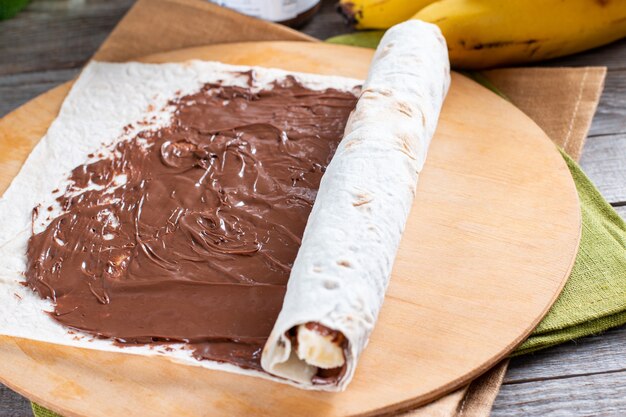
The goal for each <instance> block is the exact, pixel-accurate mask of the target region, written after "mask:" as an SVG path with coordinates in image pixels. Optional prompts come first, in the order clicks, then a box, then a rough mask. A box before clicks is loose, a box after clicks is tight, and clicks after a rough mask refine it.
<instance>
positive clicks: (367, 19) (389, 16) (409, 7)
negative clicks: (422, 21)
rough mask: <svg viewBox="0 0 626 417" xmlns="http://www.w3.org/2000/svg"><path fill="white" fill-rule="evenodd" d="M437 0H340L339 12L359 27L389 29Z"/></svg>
mask: <svg viewBox="0 0 626 417" xmlns="http://www.w3.org/2000/svg"><path fill="white" fill-rule="evenodd" d="M434 1H435V0H340V1H339V6H338V9H339V12H340V13H341V14H343V15H344V17H345V18H346V20H347V21H348V22H349V23H351V24H353V25H354V27H355V28H357V29H387V28H390V27H391V26H393V25H395V24H397V23H400V22H404V21H405V20H409V19H410V18H411V17H412V16H413V15H414V14H415V13H417V11H418V10H421V9H423V8H424V7H426V6H428V5H429V4H430V3H433V2H434Z"/></svg>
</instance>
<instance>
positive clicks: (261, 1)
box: [209, 0, 321, 28]
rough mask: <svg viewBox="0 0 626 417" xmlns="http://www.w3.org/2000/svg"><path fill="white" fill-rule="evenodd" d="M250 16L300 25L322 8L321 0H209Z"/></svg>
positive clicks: (292, 25)
mask: <svg viewBox="0 0 626 417" xmlns="http://www.w3.org/2000/svg"><path fill="white" fill-rule="evenodd" d="M209 1H211V2H213V3H216V4H217V5H219V6H223V7H228V8H229V9H233V10H236V11H238V12H240V13H243V14H247V15H248V16H252V17H257V18H259V19H264V20H269V21H271V22H276V23H282V24H283V25H287V26H291V27H294V28H296V27H300V26H302V25H304V24H305V23H306V22H308V21H309V20H311V18H312V17H313V16H314V15H315V13H317V12H318V10H319V9H320V4H321V2H320V0H209Z"/></svg>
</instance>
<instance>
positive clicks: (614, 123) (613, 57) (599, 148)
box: [0, 0, 626, 417]
mask: <svg viewBox="0 0 626 417" xmlns="http://www.w3.org/2000/svg"><path fill="white" fill-rule="evenodd" d="M335 1H336V0H325V1H324V4H323V8H322V11H321V13H320V14H319V15H318V16H317V17H316V19H315V20H313V21H312V22H311V23H310V24H308V25H307V26H306V27H304V28H302V30H303V31H304V32H306V33H308V34H310V35H312V36H315V37H318V38H321V39H323V38H327V37H329V36H332V35H335V34H340V33H345V32H348V31H349V28H347V27H346V26H345V25H344V24H343V22H342V20H341V17H340V16H339V15H338V14H337V13H336V12H335V10H334V3H335ZM132 3H133V0H33V1H32V3H31V4H30V5H29V6H28V8H27V9H26V10H25V11H23V12H22V13H20V14H19V15H18V16H17V17H15V18H13V19H12V20H9V21H4V22H0V117H1V116H3V115H4V114H6V113H8V112H10V111H11V110H13V109H14V108H16V107H18V106H19V105H21V104H23V103H25V102H26V101H28V100H30V99H31V98H33V97H35V96H37V95H38V94H40V93H42V92H44V91H46V90H48V89H50V88H52V87H54V86H56V85H58V84H60V83H62V82H64V81H67V80H69V79H71V78H72V77H74V76H76V75H77V74H78V71H79V69H80V67H81V66H82V65H83V64H84V63H85V62H86V61H87V60H88V59H89V57H90V56H91V55H92V54H93V53H94V51H95V50H96V49H97V47H98V45H100V43H101V42H102V41H103V40H104V38H105V37H106V36H107V35H108V33H109V32H110V31H111V29H112V28H113V27H114V26H115V24H116V23H117V22H118V21H119V19H120V18H121V17H122V16H123V15H124V13H125V12H126V11H127V10H128V8H129V7H130V6H131V5H132ZM545 65H549V66H588V65H602V66H607V67H608V68H609V72H608V77H607V81H606V87H605V90H604V93H603V95H602V99H601V101H600V106H599V108H598V112H597V113H596V116H595V118H594V120H593V125H592V127H591V131H590V133H589V138H588V140H587V143H586V145H585V148H584V151H583V156H582V159H581V165H582V167H583V169H584V170H585V172H586V173H587V175H588V176H589V177H590V178H591V180H592V181H593V182H594V183H595V184H596V186H597V187H598V188H599V189H600V191H601V192H602V194H603V195H604V197H605V198H606V199H607V200H608V201H609V202H610V203H611V204H612V205H613V206H614V207H615V208H616V210H617V211H618V212H619V213H620V215H621V216H622V217H623V218H626V40H622V41H618V42H616V43H614V44H612V45H609V46H606V47H603V48H599V49H596V50H593V51H590V52H586V53H582V54H579V55H575V56H571V57H567V58H562V59H559V60H555V61H551V62H548V63H546V64H545ZM529 415H533V416H535V415H537V416H539V415H541V416H544V415H549V416H573V415H576V416H583V415H585V416H586V415H589V416H592V415H593V416H597V415H602V416H608V415H615V416H623V415H626V328H618V329H614V330H611V331H608V332H606V333H604V334H602V335H599V336H593V337H587V338H584V339H580V340H577V341H574V342H571V343H566V344H563V345H561V346H558V347H555V348H551V349H547V350H545V351H542V352H538V353H535V354H532V355H527V356H523V357H520V358H515V359H513V360H512V361H511V365H510V368H509V371H508V373H507V375H506V377H505V382H504V385H503V386H502V389H501V391H500V394H499V395H498V398H497V399H496V402H495V405H494V409H493V416H529ZM0 416H2V417H25V416H32V413H31V411H30V404H29V403H28V401H27V400H26V399H25V398H23V397H21V396H20V395H18V394H16V393H14V392H12V391H11V390H9V389H8V388H6V387H4V386H2V385H0Z"/></svg>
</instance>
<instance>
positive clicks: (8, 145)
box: [0, 42, 580, 416]
mask: <svg viewBox="0 0 626 417" xmlns="http://www.w3.org/2000/svg"><path fill="white" fill-rule="evenodd" d="M372 53H373V51H371V50H366V49H360V48H351V47H344V46H336V45H329V44H323V43H306V44H301V43H297V42H267V43H245V44H238V45H233V44H228V45H214V46H210V47H202V48H191V49H186V50H183V51H178V52H170V53H166V54H162V55H159V56H155V57H152V58H148V60H149V61H150V62H170V61H184V60H187V59H191V58H197V59H208V60H211V59H219V60H220V61H223V62H227V63H233V64H248V65H266V66H275V67H280V68H284V69H287V70H294V71H309V72H317V73H324V74H338V75H346V76H353V77H357V78H363V77H365V75H366V73H367V69H368V66H369V61H370V59H371V56H372ZM64 92H65V91H64V90H63V88H58V89H56V90H53V91H51V92H49V93H47V94H46V95H44V96H42V97H40V98H38V99H36V100H35V101H34V102H32V103H30V104H28V105H26V106H24V107H22V108H20V109H18V110H17V111H16V112H14V113H11V114H10V115H8V116H7V117H5V118H4V119H2V120H1V121H0V147H2V149H4V150H6V151H11V153H7V152H4V153H3V156H1V157H0V179H1V180H2V182H3V185H5V184H6V183H7V182H8V181H9V180H10V178H11V176H12V175H14V174H15V172H16V171H17V168H18V166H19V164H20V163H21V161H22V160H23V159H24V157H25V156H26V155H27V154H28V152H29V149H28V146H29V145H31V146H32V144H34V143H36V142H37V140H38V139H39V137H40V136H41V134H42V133H43V132H45V130H46V128H47V126H48V124H49V123H50V120H51V118H53V117H54V115H55V114H56V110H57V109H58V106H59V105H60V103H61V101H62V99H63V95H64ZM33 114H36V115H37V118H33V117H32V115H33ZM39 120H41V122H40V123H39V122H38V121H39ZM27 122H28V129H29V130H25V129H24V127H25V125H26V124H27ZM18 144H19V146H18ZM546 172H549V173H550V174H549V175H546ZM472 190H476V191H473V192H472ZM477 193H479V194H480V196H481V198H480V199H476V198H475V197H474V196H475V195H476V194H477ZM579 228H580V212H579V207H578V198H577V194H576V192H575V188H574V184H573V181H572V178H571V176H570V174H569V171H568V170H567V167H566V166H565V163H564V161H563V159H562V158H561V156H560V155H559V153H558V152H557V151H556V149H555V148H554V146H553V144H552V142H551V141H550V139H549V138H548V137H547V136H546V135H545V134H544V133H543V132H542V131H541V129H540V128H539V127H538V126H537V125H535V124H534V123H533V122H532V121H531V120H530V119H529V118H528V117H527V116H525V115H524V114H523V113H522V112H521V111H519V110H518V109H517V108H515V107H514V106H513V105H512V104H510V103H509V102H507V101H505V100H503V99H501V98H500V97H498V96H497V95H495V94H493V93H491V92H489V91H488V90H486V89H484V88H482V87H480V86H479V85H478V84H476V83H474V82H472V81H470V80H469V79H467V78H465V77H462V76H459V75H456V74H455V75H454V76H453V82H452V87H451V89H450V92H449V94H448V98H447V99H446V102H445V104H444V108H443V110H442V114H441V119H440V123H439V126H438V130H437V134H436V136H435V139H434V140H433V144H432V145H431V150H430V153H429V159H428V162H427V164H426V167H425V169H424V171H423V173H422V174H421V179H420V185H419V190H418V193H417V197H416V201H415V204H414V206H413V210H412V212H411V215H410V218H409V221H408V223H407V228H406V230H405V233H404V235H403V239H402V243H401V245H400V250H399V252H398V257H397V259H396V263H395V266H394V272H393V275H392V280H391V284H390V286H389V289H388V291H387V297H386V301H385V305H384V307H383V310H382V312H381V316H380V322H379V325H378V326H377V327H376V330H375V332H374V334H373V335H372V339H371V342H370V345H369V347H368V349H367V350H366V352H365V353H364V355H363V357H362V358H361V361H360V365H359V370H358V372H357V375H356V377H355V379H354V381H353V382H352V384H351V385H350V387H349V389H348V390H347V391H346V392H345V393H342V394H338V395H332V394H331V395H329V394H324V393H312V392H306V391H302V390H298V389H295V388H291V387H279V386H277V384H275V383H271V382H267V381H262V380H259V379H254V378H248V377H241V376H237V375H225V374H223V373H218V372H212V371H207V370H205V369H200V368H190V367H184V366H181V365H175V364H172V363H168V362H165V361H159V360H157V359H149V358H139V357H130V356H127V355H120V354H110V353H103V352H93V351H85V350H80V349H69V348H64V347H59V346H52V345H47V344H38V343H34V342H32V341H15V340H11V339H8V338H3V339H1V343H0V351H1V352H2V357H3V358H5V359H8V360H5V361H3V362H2V363H0V379H2V380H3V381H4V382H6V383H8V384H9V385H10V386H12V387H14V388H16V389H18V390H19V391H21V392H23V393H28V396H29V397H30V398H33V399H36V400H37V401H38V402H41V403H43V404H44V405H47V406H49V407H51V408H53V409H55V410H58V411H61V412H63V413H64V414H66V415H68V416H72V415H80V416H84V415H87V414H88V412H91V414H92V415H102V416H106V415H118V414H121V413H122V412H124V411H125V410H126V409H127V407H129V404H133V406H132V407H139V408H141V409H142V410H144V411H145V412H146V413H148V414H150V415H155V416H156V415H173V414H179V415H180V414H181V413H182V414H185V413H187V414H189V415H198V414H201V413H202V412H203V411H202V410H205V409H206V407H207V406H209V407H210V408H213V410H214V411H213V415H224V416H227V415H233V414H240V413H242V412H243V411H244V410H246V413H247V414H248V415H265V414H268V413H272V414H274V415H294V414H302V415H312V414H316V415H322V414H323V415H327V416H331V415H337V416H339V415H354V414H371V413H381V412H389V413H391V412H394V411H397V410H401V409H403V408H406V407H411V406H414V405H417V404H420V403H424V402H426V401H428V400H430V399H433V398H435V397H437V396H440V395H441V394H443V393H445V392H449V391H451V390H453V389H456V388H458V387H460V386H461V385H462V384H464V383H466V382H468V381H469V380H470V379H472V378H473V377H475V376H477V375H478V374H480V373H482V372H484V371H485V370H486V369H488V368H489V367H491V366H492V365H493V364H495V363H496V362H497V361H499V360H500V359H501V358H503V357H504V356H505V355H506V354H507V353H508V352H510V351H511V350H512V349H513V348H514V347H515V346H516V345H517V344H518V343H519V342H520V341H521V340H523V339H524V338H525V337H526V336H527V334H528V333H529V332H530V331H531V330H532V329H533V328H534V326H535V325H536V323H537V322H538V321H539V320H540V319H541V317H542V316H543V314H545V312H546V311H547V309H548V307H549V306H550V305H551V303H552V302H553V300H554V299H555V298H556V296H557V294H558V293H559V292H560V289H561V287H562V285H563V283H564V281H565V278H566V277H567V275H568V274H569V271H570V268H571V265H572V262H573V259H574V257H575V253H576V251H577V244H578V239H579V230H580V229H579ZM546 236H549V237H550V238H549V239H546ZM555 244H557V245H558V246H559V247H561V248H562V250H560V251H554V250H552V247H553V245H555ZM530 259H541V260H542V261H541V262H536V261H533V262H529V260H530ZM416 271H419V278H416V276H415V274H416ZM461 277H462V279H460V278H461ZM495 317H497V319H494V318H495ZM416 358H419V359H417V360H416ZM42 361H43V364H42ZM146 368H150V370H149V371H148V370H146V371H145V372H144V371H142V369H146ZM35 374H37V375H38V378H37V380H36V381H33V379H34V378H33V375H35ZM166 374H167V375H168V380H169V383H168V384H161V383H159V382H158V381H161V380H163V377H164V375H166ZM218 374H219V375H218ZM52 375H54V377H52ZM389 375H393V376H394V377H393V379H391V380H390V379H389ZM420 375H428V378H420V377H419V376H420ZM67 384H71V385H72V387H73V388H72V392H75V395H74V394H73V395H70V396H61V395H59V392H62V390H63V388H62V387H64V386H66V385H67ZM183 385H184V386H186V391H187V393H188V394H189V397H188V398H187V399H186V400H185V401H180V398H179V395H180V392H179V390H180V386H183ZM372 392H376V393H377V395H376V396H372V395H371V393H372ZM252 393H254V396H252ZM146 395H149V396H150V397H151V398H154V397H158V398H159V400H158V401H155V400H153V399H152V400H150V401H146V400H145V396H146ZM233 396H235V397H236V398H238V401H232V400H229V398H232V397H233ZM252 398H254V399H252ZM294 401H295V403H297V404H298V407H297V408H294V406H293V404H294ZM139 404H140V405H139Z"/></svg>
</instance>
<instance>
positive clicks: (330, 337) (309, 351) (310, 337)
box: [296, 323, 346, 369]
mask: <svg viewBox="0 0 626 417" xmlns="http://www.w3.org/2000/svg"><path fill="white" fill-rule="evenodd" d="M342 340H343V335H342V334H341V333H339V332H337V331H334V330H330V329H328V328H325V327H323V326H321V325H319V324H317V323H307V324H301V325H300V326H298V329H297V341H298V343H297V346H298V347H297V351H296V352H297V354H298V358H300V360H303V361H305V362H306V363H308V364H309V365H312V366H316V367H318V368H322V369H332V368H339V367H341V366H343V365H344V364H345V362H346V358H345V355H344V349H343V346H342V345H343V343H342Z"/></svg>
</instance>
